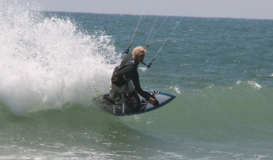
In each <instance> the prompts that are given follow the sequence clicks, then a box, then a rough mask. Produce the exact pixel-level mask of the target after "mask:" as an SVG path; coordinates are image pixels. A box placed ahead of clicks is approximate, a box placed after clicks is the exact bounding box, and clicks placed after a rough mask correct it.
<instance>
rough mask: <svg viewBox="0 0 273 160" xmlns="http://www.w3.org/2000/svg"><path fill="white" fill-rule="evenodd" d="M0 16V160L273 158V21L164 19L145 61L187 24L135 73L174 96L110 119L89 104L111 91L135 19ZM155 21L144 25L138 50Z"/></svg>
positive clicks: (6, 8) (29, 9)
mask: <svg viewBox="0 0 273 160" xmlns="http://www.w3.org/2000/svg"><path fill="white" fill-rule="evenodd" d="M1 9H2V10H3V11H2V12H1V14H0V19H1V23H0V35H1V36H0V45H1V51H0V54H1V60H0V62H1V63H0V64H1V65H0V67H1V75H0V130H1V132H0V150H1V151H0V159H198V160H199V159H240V160H241V159H272V158H273V152H272V150H273V141H272V139H273V127H272V123H273V117H272V114H273V105H272V104H273V100H272V97H273V89H272V87H273V83H272V78H273V72H272V64H271V63H272V61H273V56H272V55H273V53H272V51H273V33H272V32H273V28H272V25H273V21H270V20H249V19H248V20H247V19H220V18H219V19H215V18H211V19H210V18H191V17H183V18H182V19H181V17H168V19H167V20H166V22H165V23H164V24H163V25H162V27H161V29H160V30H159V31H158V33H157V34H156V35H155V36H154V38H153V39H152V40H151V42H150V46H149V47H148V48H147V50H148V54H147V56H146V58H145V61H150V60H151V59H152V58H153V57H154V56H155V55H156V53H157V52H158V50H159V48H160V47H162V44H163V43H164V41H165V40H166V39H167V37H168V36H169V34H170V33H171V32H172V30H173V29H174V27H175V26H176V24H177V23H178V22H179V21H180V20H181V22H180V24H179V26H178V27H177V29H176V30H175V31H174V32H173V34H172V35H171V36H170V38H169V40H168V41H167V42H166V44H165V45H164V46H163V47H162V49H161V51H160V52H159V53H158V54H157V56H156V57H155V58H156V60H155V61H154V62H153V64H152V67H151V68H150V69H147V68H146V67H145V66H144V65H140V66H139V74H140V78H141V86H142V88H143V89H149V90H159V91H163V92H168V93H171V94H174V95H176V97H177V98H176V99H175V100H173V101H172V102H171V103H169V104H168V105H166V106H164V107H163V108H161V109H158V110H155V111H153V112H149V113H145V114H141V115H136V116H127V117H114V116H112V115H110V114H108V113H106V112H104V111H102V110H100V109H99V108H98V105H97V104H96V103H94V102H93V101H92V98H93V97H96V96H98V95H100V94H103V93H107V92H108V87H109V79H110V76H111V74H112V71H113V68H114V66H116V65H117V64H119V62H120V61H121V60H122V58H123V57H124V56H125V54H124V51H125V50H126V49H127V48H128V45H129V43H130V41H131V38H132V36H133V33H134V31H135V29H136V26H137V23H138V20H139V18H140V16H134V15H104V14H88V13H61V12H41V11H40V10H39V9H37V8H36V7H33V6H19V5H18V4H13V3H11V2H7V1H1ZM155 18H156V16H143V17H142V20H141V22H140V25H139V28H138V30H137V33H136V35H135V38H134V41H133V44H132V47H131V51H132V48H134V47H136V46H139V45H141V46H142V45H144V43H145V42H146V39H147V37H148V35H149V32H150V30H151V27H152V25H153V23H154V20H155ZM165 18H166V17H158V20H157V22H156V24H155V29H154V30H153V31H152V35H153V33H155V31H156V29H157V28H158V27H159V26H160V25H161V23H162V21H163V20H164V19H165Z"/></svg>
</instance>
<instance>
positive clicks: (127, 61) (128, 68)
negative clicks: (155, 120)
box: [112, 54, 152, 100]
mask: <svg viewBox="0 0 273 160" xmlns="http://www.w3.org/2000/svg"><path fill="white" fill-rule="evenodd" d="M137 66H138V63H137V62H136V60H134V59H133V57H132V55H131V54H128V55H127V56H126V57H125V58H124V59H123V60H122V62H121V63H120V65H119V70H118V74H117V75H116V77H117V79H118V80H117V81H113V76H114V74H113V76H112V83H113V84H115V85H117V86H122V85H125V84H126V83H128V81H129V80H132V81H133V84H134V86H135V90H136V91H137V93H138V94H140V95H141V96H142V97H143V98H145V99H146V100H149V98H150V97H152V96H151V95H150V94H149V93H147V92H145V91H143V90H142V89H141V87H140V83H139V75H138V71H137Z"/></svg>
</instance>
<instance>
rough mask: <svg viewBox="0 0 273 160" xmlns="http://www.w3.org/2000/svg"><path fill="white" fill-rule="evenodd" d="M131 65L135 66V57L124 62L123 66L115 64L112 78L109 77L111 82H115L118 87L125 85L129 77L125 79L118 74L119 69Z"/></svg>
mask: <svg viewBox="0 0 273 160" xmlns="http://www.w3.org/2000/svg"><path fill="white" fill-rule="evenodd" d="M131 65H134V66H137V65H138V63H137V62H136V60H135V59H132V60H130V61H129V62H128V63H126V64H125V65H124V66H117V67H116V68H115V69H114V72H113V75H112V78H111V81H112V84H115V85H116V86H119V87H120V86H123V85H125V84H126V83H127V82H128V81H130V80H131V78H129V79H125V77H123V76H121V75H119V71H121V70H122V69H124V68H125V67H127V66H131Z"/></svg>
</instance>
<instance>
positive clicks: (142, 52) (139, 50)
mask: <svg viewBox="0 0 273 160" xmlns="http://www.w3.org/2000/svg"><path fill="white" fill-rule="evenodd" d="M146 53H147V51H146V49H145V48H143V47H141V46H138V47H136V48H134V50H133V52H132V54H133V58H134V59H135V60H137V61H140V60H141V59H142V58H144V57H145V56H146Z"/></svg>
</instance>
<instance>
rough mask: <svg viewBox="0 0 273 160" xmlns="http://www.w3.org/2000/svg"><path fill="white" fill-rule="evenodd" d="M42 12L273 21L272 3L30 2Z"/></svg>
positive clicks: (198, 0)
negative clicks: (36, 5)
mask: <svg viewBox="0 0 273 160" xmlns="http://www.w3.org/2000/svg"><path fill="white" fill-rule="evenodd" d="M31 1H32V2H37V3H39V6H40V7H41V9H42V10H44V11H65V12H84V13H105V14H133V15H141V14H142V13H143V14H144V15H168V16H188V17H213V18H246V19H273V9H272V7H273V0H31Z"/></svg>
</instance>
